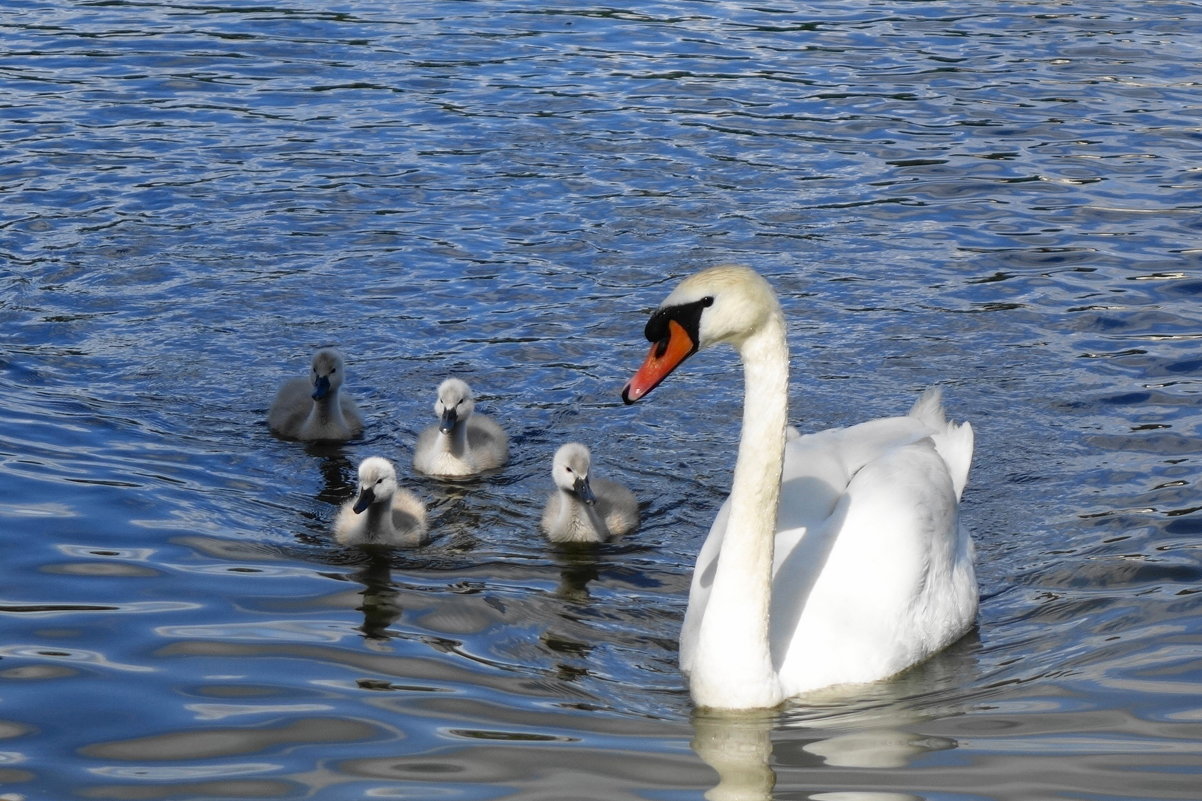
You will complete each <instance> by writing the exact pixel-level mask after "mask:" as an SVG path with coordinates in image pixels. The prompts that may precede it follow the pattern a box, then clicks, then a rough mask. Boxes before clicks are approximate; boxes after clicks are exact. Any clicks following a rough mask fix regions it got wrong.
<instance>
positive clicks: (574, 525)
mask: <svg viewBox="0 0 1202 801" xmlns="http://www.w3.org/2000/svg"><path fill="white" fill-rule="evenodd" d="M591 467H592V454H591V453H589V449H588V448H587V447H585V446H584V445H582V444H580V443H579V442H569V443H567V444H565V445H562V446H560V448H559V450H557V451H556V452H555V458H554V459H553V460H552V462H551V477H552V479H553V480H554V481H555V487H556V489H555V491H554V492H552V493H551V495H550V496H549V497H548V498H547V505H546V507H545V508H544V509H543V519H542V527H543V531H544V532H545V533H546V535H547V539H549V540H551V541H552V542H560V543H590V542H591V543H597V542H606V541H609V540H612V539H615V538H617V537H620V536H622V535H623V534H627V533H629V532H630V531H631V530H633V529H634V527H635V526H636V525H638V522H639V504H638V501H637V500H635V497H634V493H632V492H631V491H630V490H628V489H627V488H626V487H624V486H622V485H621V484H619V483H617V482H616V481H609V480H606V479H604V478H596V477H593V476H591V475H590V471H591Z"/></svg>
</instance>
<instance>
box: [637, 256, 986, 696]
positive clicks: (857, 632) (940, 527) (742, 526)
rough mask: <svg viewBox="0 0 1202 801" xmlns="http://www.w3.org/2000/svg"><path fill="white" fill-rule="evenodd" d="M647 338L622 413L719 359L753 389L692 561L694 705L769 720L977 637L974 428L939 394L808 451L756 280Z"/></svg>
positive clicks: (773, 320)
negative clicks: (689, 369) (677, 374)
mask: <svg viewBox="0 0 1202 801" xmlns="http://www.w3.org/2000/svg"><path fill="white" fill-rule="evenodd" d="M657 319H658V323H657ZM690 328H692V329H693V330H692V331H690V330H688V329H690ZM661 335H662V338H661ZM686 335H687V336H686ZM679 337H683V339H684V341H683V342H678V341H676V340H675V339H674V340H673V341H672V342H669V339H670V338H679ZM689 337H691V339H689ZM648 338H649V339H652V341H656V340H659V342H658V345H653V346H652V351H651V354H650V355H649V356H648V359H647V363H646V364H645V365H644V367H643V368H642V369H641V370H640V371H639V373H638V374H636V376H635V378H634V379H632V380H631V383H630V384H629V385H628V386H627V389H626V390H625V392H624V395H625V396H626V399H627V401H628V402H632V401H633V400H635V399H637V398H638V397H641V396H642V395H643V394H645V393H646V392H649V391H650V390H651V389H652V388H654V386H655V385H656V384H658V382H659V380H662V378H663V377H664V376H666V375H667V374H668V372H670V371H671V370H672V369H673V368H674V367H675V366H676V365H677V364H679V363H680V361H683V359H684V358H686V357H687V356H688V355H690V354H691V353H692V352H694V351H695V350H696V349H698V348H704V347H707V346H709V345H712V344H717V343H720V342H729V343H731V344H732V345H733V346H734V347H735V348H736V349H737V350H738V352H739V354H740V356H741V358H742V361H743V367H744V375H745V381H746V386H745V392H746V397H745V401H744V412H743V430H742V438H741V441H740V443H739V455H738V461H737V463H736V466H735V474H734V480H733V483H732V487H731V493H730V497H729V498H728V499H727V501H726V503H725V504H724V505H723V507H722V509H721V510H720V511H719V513H718V516H717V518H716V519H715V520H714V523H713V526H712V528H711V529H710V533H709V536H708V537H707V539H706V541H705V544H704V545H703V546H702V548H701V552H700V554H699V556H698V559H697V565H696V568H695V571H694V574H693V583H692V588H691V590H690V594H689V606H688V610H687V612H686V614H685V620H684V624H683V628H682V631H681V638H680V651H681V653H680V658H681V667H682V668H683V670H684V671H685V672H686V673H687V674H688V676H689V685H690V690H691V692H692V695H693V699H694V701H695V702H696V703H697V704H698V706H702V707H713V708H727V709H751V708H761V707H772V706H776V705H777V704H779V703H780V702H781V701H783V700H785V699H787V698H790V697H793V696H796V695H799V694H802V693H805V692H807V691H809V690H815V689H819V688H823V687H829V686H832V685H837V684H850V683H863V682H870V681H876V680H879V679H883V678H886V677H889V676H892V675H894V674H896V673H898V672H900V671H902V670H904V669H906V668H907V667H910V666H911V665H914V664H916V663H917V662H920V661H922V660H923V659H926V658H927V657H929V656H931V655H932V654H934V653H935V652H937V651H939V650H940V649H942V648H944V647H946V646H947V645H949V644H951V643H952V642H954V641H955V640H957V639H958V638H959V637H960V636H962V635H963V634H964V633H965V632H967V631H968V630H969V629H970V628H971V626H972V625H973V621H974V619H975V616H976V610H977V584H976V577H975V573H974V569H973V546H972V542H971V540H970V539H969V537H968V535H967V533H966V532H965V531H964V530H963V529H962V528H961V527H960V525H959V520H958V506H959V498H960V494H961V492H962V491H963V489H964V484H965V482H966V481H967V478H968V469H969V463H970V461H971V459H972V449H973V436H972V428H971V427H970V426H969V425H968V424H967V423H964V424H961V425H955V424H951V423H948V422H947V420H946V419H945V418H944V415H943V411H942V408H941V404H940V394H939V392H938V390H930V391H928V392H927V393H926V394H924V395H923V396H922V397H921V398H920V399H919V400H918V402H917V403H916V404H915V405H914V408H913V409H912V410H911V411H910V413H909V414H908V415H906V416H904V417H891V418H884V419H880V420H873V421H870V422H867V423H862V424H860V425H857V426H852V427H849V428H842V429H831V430H828V431H821V432H819V433H816V434H810V435H807V436H801V435H799V434H797V432H796V431H793V430H791V429H788V425H787V422H786V418H787V415H788V399H787V392H788V367H789V356H788V347H787V343H786V338H785V324H784V318H783V315H782V314H781V311H780V306H779V304H778V303H777V301H776V297H775V294H774V293H773V292H772V289H771V287H769V286H768V284H767V282H766V281H764V280H763V279H762V278H761V277H760V276H759V275H758V274H756V273H754V272H753V271H751V270H748V269H746V268H737V267H720V268H713V269H711V270H706V271H704V272H702V273H699V274H697V275H695V276H692V277H691V278H689V279H686V280H685V281H684V282H683V283H682V284H681V285H680V286H679V287H678V288H677V289H676V290H675V291H674V292H673V293H672V294H671V295H670V296H669V297H668V299H667V300H665V301H664V303H663V304H662V305H661V307H660V311H659V312H657V316H656V317H653V318H652V322H650V323H648ZM689 346H692V349H689ZM685 350H688V352H685ZM682 354H683V355H682Z"/></svg>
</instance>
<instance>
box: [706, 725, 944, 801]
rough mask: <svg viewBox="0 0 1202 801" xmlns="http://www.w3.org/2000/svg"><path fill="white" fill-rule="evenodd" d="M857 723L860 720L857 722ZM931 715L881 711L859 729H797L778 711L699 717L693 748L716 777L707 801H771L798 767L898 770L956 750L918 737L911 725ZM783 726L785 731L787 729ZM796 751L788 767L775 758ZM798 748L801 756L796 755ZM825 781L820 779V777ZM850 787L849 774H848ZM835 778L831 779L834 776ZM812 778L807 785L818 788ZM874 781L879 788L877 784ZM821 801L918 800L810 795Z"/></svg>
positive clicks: (893, 795)
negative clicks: (780, 778)
mask: <svg viewBox="0 0 1202 801" xmlns="http://www.w3.org/2000/svg"><path fill="white" fill-rule="evenodd" d="M853 717H856V716H853ZM924 717H925V716H922V715H919V714H917V713H911V714H907V713H906V712H904V711H899V712H897V714H893V713H891V712H887V711H885V710H881V709H877V710H875V711H874V712H873V713H871V714H867V715H866V716H865V719H864V720H862V721H860V722H859V724H858V725H857V723H856V721H855V720H854V719H848V718H845V717H840V718H839V719H837V720H835V721H832V726H831V728H830V731H831V732H837V733H831V734H830V736H824V735H826V734H828V731H827V730H826V727H825V726H821V725H819V726H815V725H813V724H812V723H811V724H810V725H806V726H791V725H790V724H789V723H788V722H787V721H782V719H781V716H780V715H778V714H777V713H775V712H762V711H761V712H727V713H722V712H716V711H712V710H711V711H701V712H697V713H695V714H694V717H693V728H694V736H693V742H692V746H693V750H694V751H695V752H696V753H697V755H698V756H700V757H701V758H702V759H703V760H705V762H706V763H707V764H708V765H709V766H710V767H711V768H713V769H714V770H715V771H717V772H718V783H717V784H716V785H715V786H714V787H713V788H712V789H710V790H709V791H708V792H707V793H706V794H705V797H706V798H707V799H709V801H771V799H772V798H773V797H774V796H773V792H774V789H775V788H776V785H777V778H778V777H777V770H778V769H780V770H781V771H782V775H784V773H785V772H787V771H789V770H790V769H792V768H802V769H803V770H804V772H805V773H806V774H809V773H810V772H811V771H813V770H816V769H821V767H822V766H828V767H832V768H869V769H881V768H900V767H905V766H906V765H909V764H910V762H911V761H913V760H914V759H915V758H916V757H918V756H921V755H922V754H926V753H929V752H931V751H940V750H944V749H947V748H954V747H955V746H956V743H955V742H954V741H951V740H947V739H945V738H939V737H930V736H927V735H923V734H920V733H918V732H915V731H913V730H912V729H911V728H909V727H910V726H912V725H913V724H915V723H919V722H921V721H922V720H923V719H924ZM782 724H783V725H782ZM778 746H780V747H781V750H782V751H789V750H792V751H793V753H791V754H788V757H787V762H786V761H783V760H782V759H781V758H780V757H783V756H785V755H784V754H777V753H776V750H777V747H778ZM798 746H800V749H799V750H800V753H798V748H797V747H798ZM819 775H820V774H819ZM842 776H843V781H846V773H843V774H842ZM832 778H833V777H832ZM819 782H820V779H819V778H818V776H813V777H811V779H810V780H809V781H807V782H806V784H809V785H811V786H813V785H814V784H819ZM879 782H880V777H879V776H878V777H876V778H875V779H874V781H873V783H874V784H875V783H879ZM809 798H811V799H815V800H816V801H916V799H918V796H914V795H911V794H907V793H897V792H882V791H875V790H839V791H832V792H824V793H818V794H815V795H811V796H809Z"/></svg>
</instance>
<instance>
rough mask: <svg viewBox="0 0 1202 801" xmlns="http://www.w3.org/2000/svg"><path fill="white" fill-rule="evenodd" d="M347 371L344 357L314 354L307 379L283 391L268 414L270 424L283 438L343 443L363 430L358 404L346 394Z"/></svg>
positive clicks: (329, 352) (325, 351)
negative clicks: (342, 441) (344, 390)
mask: <svg viewBox="0 0 1202 801" xmlns="http://www.w3.org/2000/svg"><path fill="white" fill-rule="evenodd" d="M345 374H346V368H345V366H344V364H343V360H342V354H340V353H339V352H338V351H336V350H334V349H333V348H322V349H321V350H319V351H317V353H315V354H313V363H312V367H311V369H310V371H309V376H308V377H307V378H292V379H289V380H288V381H286V382H285V383H284V385H283V386H282V387H280V391H279V392H278V393H276V396H275V401H274V402H273V403H272V404H271V409H270V410H269V411H268V412H267V424H268V425H269V426H270V427H271V430H272V431H274V432H275V433H276V434H278V435H280V436H281V437H286V438H288V439H300V440H327V441H341V440H348V439H350V438H352V437H354V436H357V435H358V434H359V432H360V431H362V430H363V418H362V416H360V414H359V407H358V406H356V405H355V401H354V400H352V399H351V398H350V396H348V395H346V394H345V393H343V392H340V391H339V390H341V388H342V381H343V377H344V376H345Z"/></svg>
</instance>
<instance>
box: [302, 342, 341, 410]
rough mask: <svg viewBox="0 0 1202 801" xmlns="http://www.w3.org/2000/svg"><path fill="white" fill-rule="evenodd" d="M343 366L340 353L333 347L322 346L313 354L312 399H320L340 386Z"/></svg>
mask: <svg viewBox="0 0 1202 801" xmlns="http://www.w3.org/2000/svg"><path fill="white" fill-rule="evenodd" d="M344 372H345V368H344V366H343V363H342V354H341V353H339V352H338V351H336V350H334V349H333V348H322V349H321V350H319V351H317V353H314V354H313V370H312V373H311V376H310V377H311V379H312V381H313V400H321V399H322V398H324V397H326V396H327V395H329V394H330V393H331V392H335V391H337V390H338V388H339V387H340V386H342V375H343V373H344Z"/></svg>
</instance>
